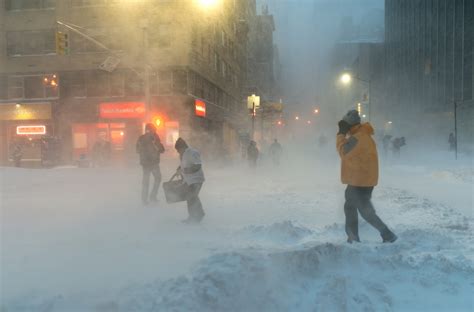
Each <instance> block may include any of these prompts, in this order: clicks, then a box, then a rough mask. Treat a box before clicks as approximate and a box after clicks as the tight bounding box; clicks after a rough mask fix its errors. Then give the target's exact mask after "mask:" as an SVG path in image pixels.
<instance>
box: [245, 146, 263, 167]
mask: <svg viewBox="0 0 474 312" xmlns="http://www.w3.org/2000/svg"><path fill="white" fill-rule="evenodd" d="M259 153H260V152H259V151H258V148H257V142H255V141H250V144H249V147H248V148H247V160H248V162H249V166H250V168H253V169H255V168H256V167H257V160H258V155H259Z"/></svg>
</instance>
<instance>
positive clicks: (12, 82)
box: [7, 74, 59, 99]
mask: <svg viewBox="0 0 474 312" xmlns="http://www.w3.org/2000/svg"><path fill="white" fill-rule="evenodd" d="M7 96H8V99H43V98H57V97H58V96H59V86H58V80H57V76H56V75H55V74H48V75H29V76H10V77H8V82H7Z"/></svg>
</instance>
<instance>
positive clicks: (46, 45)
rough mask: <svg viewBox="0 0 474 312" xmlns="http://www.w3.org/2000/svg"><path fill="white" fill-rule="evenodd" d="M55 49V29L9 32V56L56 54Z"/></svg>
mask: <svg viewBox="0 0 474 312" xmlns="http://www.w3.org/2000/svg"><path fill="white" fill-rule="evenodd" d="M55 49H56V47H55V33H54V30H40V31H10V32H7V54H8V56H22V55H45V54H54V53H55Z"/></svg>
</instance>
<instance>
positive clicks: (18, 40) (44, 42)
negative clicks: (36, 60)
mask: <svg viewBox="0 0 474 312" xmlns="http://www.w3.org/2000/svg"><path fill="white" fill-rule="evenodd" d="M170 31H171V28H170V25H169V24H161V25H159V26H158V28H157V31H156V32H154V33H153V35H152V36H151V38H150V46H151V47H158V48H165V47H169V46H170V45H171V40H172V38H171V32H170ZM118 33H119V31H118V30H117V29H105V28H96V29H88V31H87V34H88V35H89V36H91V37H92V38H94V39H95V40H97V41H99V42H101V43H102V44H104V45H105V46H106V47H108V48H109V49H112V50H120V49H121V46H120V43H119V41H117V40H112V38H114V37H116V36H114V35H115V34H118ZM6 37H7V55H8V56H28V55H54V54H55V53H56V41H55V40H56V39H55V30H54V29H47V30H35V31H9V32H7V34H6ZM69 48H70V51H71V53H94V52H101V51H104V49H103V48H101V47H100V46H98V45H97V44H95V43H94V42H92V41H91V40H88V39H86V38H85V37H83V36H81V35H78V34H75V33H71V34H70V42H69Z"/></svg>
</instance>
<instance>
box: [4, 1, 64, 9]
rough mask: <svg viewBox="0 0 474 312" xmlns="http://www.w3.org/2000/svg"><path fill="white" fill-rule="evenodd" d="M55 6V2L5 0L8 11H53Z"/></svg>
mask: <svg viewBox="0 0 474 312" xmlns="http://www.w3.org/2000/svg"><path fill="white" fill-rule="evenodd" d="M55 6H56V1H55V0H5V9H6V10H7V11H15V10H38V9H51V8H54V7H55Z"/></svg>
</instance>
